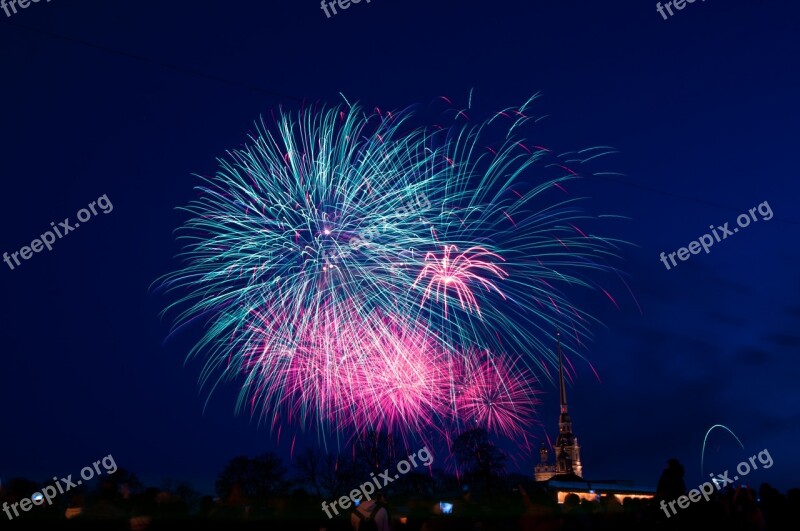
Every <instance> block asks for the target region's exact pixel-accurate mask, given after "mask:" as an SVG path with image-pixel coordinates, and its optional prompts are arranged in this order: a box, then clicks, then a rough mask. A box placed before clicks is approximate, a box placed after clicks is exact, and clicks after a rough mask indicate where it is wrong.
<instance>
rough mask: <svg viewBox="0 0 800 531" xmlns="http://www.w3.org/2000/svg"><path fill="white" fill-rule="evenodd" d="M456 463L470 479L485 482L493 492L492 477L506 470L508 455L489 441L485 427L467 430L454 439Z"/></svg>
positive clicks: (489, 490) (487, 488) (488, 489)
mask: <svg viewBox="0 0 800 531" xmlns="http://www.w3.org/2000/svg"><path fill="white" fill-rule="evenodd" d="M453 453H454V454H455V458H456V463H457V464H458V466H459V468H460V469H461V470H462V471H463V473H464V478H465V479H467V480H468V481H473V482H483V484H484V485H485V486H486V490H487V492H491V486H492V478H493V477H497V476H500V475H502V474H503V472H504V471H505V462H506V455H505V453H503V451H502V450H500V449H499V448H497V447H496V446H495V445H494V444H492V443H491V441H489V434H488V433H487V432H486V430H485V429H483V428H475V429H471V430H467V431H465V432H464V433H462V434H461V435H459V436H458V437H456V439H455V440H454V441H453Z"/></svg>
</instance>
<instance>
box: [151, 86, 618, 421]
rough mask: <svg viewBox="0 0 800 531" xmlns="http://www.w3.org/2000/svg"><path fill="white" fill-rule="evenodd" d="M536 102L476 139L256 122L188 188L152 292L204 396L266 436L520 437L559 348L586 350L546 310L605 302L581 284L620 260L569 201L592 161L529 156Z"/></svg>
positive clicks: (410, 118) (337, 122)
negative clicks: (184, 346)
mask: <svg viewBox="0 0 800 531" xmlns="http://www.w3.org/2000/svg"><path fill="white" fill-rule="evenodd" d="M445 101H447V100H445V99H442V102H445ZM531 102H532V100H531V101H529V102H526V104H525V105H523V106H522V107H520V108H516V109H507V110H505V111H503V112H500V113H497V114H495V115H493V116H492V117H491V118H490V119H489V120H487V121H485V122H481V123H478V124H477V125H476V124H473V123H472V122H471V118H470V117H469V112H470V110H469V109H465V110H453V109H451V108H448V109H447V110H446V112H445V115H447V116H450V117H451V118H450V119H449V120H448V122H450V123H449V125H445V126H443V125H441V124H435V125H432V126H426V125H424V124H423V125H418V124H416V122H417V121H419V116H418V115H417V114H415V113H414V112H413V111H410V110H406V111H403V112H400V113H385V112H382V111H380V110H377V109H376V110H375V111H374V112H371V113H368V112H365V111H364V110H363V109H361V108H359V107H358V106H350V105H347V106H343V107H339V108H330V109H322V110H318V109H315V110H308V109H306V110H303V111H300V112H298V113H296V114H290V113H282V114H280V115H278V116H277V117H273V119H272V120H271V121H270V122H268V123H269V125H267V122H265V121H263V120H262V121H261V122H260V123H259V125H258V127H257V129H256V132H255V133H254V134H252V135H251V137H250V139H249V142H248V144H247V145H245V146H244V147H242V148H240V149H236V150H232V151H229V152H228V153H227V155H226V157H224V158H223V159H221V160H220V166H219V170H218V171H217V173H216V175H215V176H213V177H206V178H203V184H202V186H200V187H198V192H199V194H198V198H197V199H196V200H195V201H193V202H192V203H190V204H189V205H188V206H187V207H186V208H185V210H186V211H187V212H188V213H189V214H190V218H189V219H188V221H187V222H186V223H185V225H184V226H183V227H182V228H181V229H180V232H179V239H180V240H181V241H182V242H183V243H184V244H185V247H184V251H183V253H182V255H181V256H182V258H183V259H184V263H185V267H184V268H183V269H181V270H178V271H176V272H174V273H171V274H169V275H167V276H166V277H165V278H164V279H162V283H163V285H164V286H165V287H166V288H167V290H168V292H169V293H171V294H172V295H173V296H175V299H176V300H175V302H174V303H173V304H172V305H170V306H169V307H168V310H172V309H175V310H176V312H177V317H176V325H175V326H176V328H177V327H180V326H182V325H185V324H188V323H190V322H192V321H195V320H197V321H199V322H202V323H203V324H204V326H205V328H204V335H203V337H202V338H201V339H200V340H199V341H198V342H197V344H196V346H195V348H194V349H193V351H192V353H191V354H192V355H199V356H201V357H203V358H204V359H205V360H206V365H205V367H204V370H203V373H202V379H203V383H209V382H211V383H213V384H214V385H216V384H217V383H218V382H219V381H220V380H225V379H232V380H237V381H239V382H242V391H241V395H240V404H239V405H240V406H241V407H243V408H247V409H248V410H249V411H250V413H251V414H253V415H259V416H262V417H263V418H264V419H266V421H267V422H269V423H270V424H272V425H278V423H280V422H283V421H284V420H285V421H288V422H289V423H294V424H296V425H299V426H301V427H303V428H307V427H312V426H316V427H317V428H320V431H325V430H331V429H332V430H334V431H337V430H338V431H340V432H347V431H349V432H355V431H361V430H367V429H387V430H390V431H391V430H398V431H406V432H414V433H421V432H424V431H426V430H439V431H443V430H449V429H450V428H453V427H463V426H469V427H475V426H476V425H477V426H482V427H485V428H487V429H489V430H492V431H494V432H499V433H502V434H505V435H509V436H513V435H514V434H516V433H520V432H521V431H522V430H523V429H524V428H525V427H526V426H528V425H529V424H530V422H531V421H532V418H533V406H534V405H535V392H534V390H535V387H536V375H537V374H538V375H542V374H544V375H547V374H548V372H547V370H546V369H547V367H548V366H552V365H553V364H554V363H556V358H555V351H554V348H553V346H554V345H553V336H554V332H555V330H556V329H561V330H564V331H566V332H568V335H569V336H570V337H571V338H572V341H573V342H574V343H575V344H579V343H580V341H581V340H582V338H584V337H586V336H587V335H588V332H589V328H588V325H589V324H590V323H591V321H592V318H591V317H590V316H589V315H587V314H586V313H584V312H583V311H581V310H580V309H579V308H577V307H575V306H574V305H573V304H571V303H570V301H569V300H568V298H567V296H566V295H565V294H564V293H563V292H562V291H561V290H562V289H564V288H565V287H586V288H595V289H598V290H602V288H599V286H596V285H595V284H594V283H593V282H591V281H590V280H588V277H587V275H586V273H589V272H591V271H592V270H605V271H608V270H610V268H609V266H607V265H606V261H605V260H606V259H607V258H608V257H609V256H612V255H613V249H614V246H615V243H616V242H614V241H613V240H609V239H607V238H601V237H597V236H594V235H592V234H591V233H587V232H585V231H584V230H582V229H581V228H580V227H579V226H578V224H579V223H581V222H582V221H584V220H586V219H587V218H588V216H586V215H585V214H583V213H582V211H581V210H579V209H578V208H577V206H576V204H575V203H576V201H577V199H576V198H573V197H572V196H569V195H568V194H567V193H566V189H565V187H564V186H565V183H566V182H567V181H570V180H573V179H578V178H579V174H578V172H577V171H575V170H574V169H573V168H572V166H574V165H575V164H579V163H580V162H582V161H584V160H588V159H590V158H594V157H596V156H598V155H599V154H602V153H603V150H602V149H596V150H589V151H587V152H584V153H578V154H571V155H570V156H569V157H562V158H559V157H555V156H554V155H553V154H552V153H551V152H550V151H549V150H547V149H545V148H543V147H539V146H535V145H532V144H531V143H530V142H529V141H528V140H526V139H525V138H523V137H522V136H520V135H521V134H520V132H521V131H522V130H524V129H525V127H526V124H527V122H528V121H529V120H530V119H531V116H530V115H529V106H530V104H531ZM448 103H449V102H448ZM563 158H569V160H563ZM567 164H569V165H570V166H567ZM602 291H603V292H605V293H606V294H607V292H606V291H605V290H602ZM568 348H569V347H568ZM573 352H575V351H573ZM512 360H513V361H512Z"/></svg>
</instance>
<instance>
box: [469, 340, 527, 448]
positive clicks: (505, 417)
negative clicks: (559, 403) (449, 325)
mask: <svg viewBox="0 0 800 531" xmlns="http://www.w3.org/2000/svg"><path fill="white" fill-rule="evenodd" d="M456 370H457V371H460V373H461V378H462V379H461V381H462V382H463V384H462V385H461V386H460V387H459V389H458V392H457V395H456V414H457V416H458V417H459V418H460V419H461V420H462V421H463V422H466V423H467V425H468V426H478V427H482V428H486V429H487V430H489V431H492V432H501V433H503V434H504V435H506V436H507V437H514V436H518V435H522V434H523V433H524V432H525V429H526V428H527V427H529V426H530V425H531V423H532V422H533V419H534V415H535V406H536V405H537V404H538V403H539V402H538V400H537V399H536V397H535V395H536V393H535V391H534V387H533V385H534V384H535V379H534V378H533V376H532V375H531V374H530V373H529V372H528V371H527V370H525V369H524V368H518V367H515V363H514V362H511V361H509V360H507V359H506V358H504V357H500V356H489V355H488V353H482V354H475V355H470V356H465V357H463V358H461V359H460V360H459V361H458V363H457V369H456Z"/></svg>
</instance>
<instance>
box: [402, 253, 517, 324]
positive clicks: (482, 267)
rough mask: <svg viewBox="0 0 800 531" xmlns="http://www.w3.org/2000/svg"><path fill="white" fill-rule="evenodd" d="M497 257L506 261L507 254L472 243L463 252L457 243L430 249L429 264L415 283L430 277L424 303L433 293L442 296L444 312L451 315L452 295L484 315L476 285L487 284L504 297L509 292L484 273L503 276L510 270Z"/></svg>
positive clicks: (468, 308) (427, 260) (484, 285)
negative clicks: (496, 261) (473, 245)
mask: <svg viewBox="0 0 800 531" xmlns="http://www.w3.org/2000/svg"><path fill="white" fill-rule="evenodd" d="M494 260H500V261H502V260H503V258H502V257H501V256H500V255H498V254H496V253H493V252H491V251H488V250H487V249H485V248H483V247H470V248H469V249H467V250H466V251H464V252H459V250H458V247H456V246H455V245H445V246H444V249H443V252H442V255H441V256H437V255H436V253H433V252H428V253H427V254H426V255H425V266H424V267H423V268H422V271H421V272H420V273H419V275H417V278H416V280H414V284H413V285H412V287H416V286H417V285H418V284H420V283H421V282H424V281H425V280H427V285H426V286H425V290H424V292H423V296H422V304H424V303H425V301H426V300H427V299H429V298H431V297H432V296H433V295H435V300H436V302H439V300H440V297H441V300H442V303H443V305H444V315H445V317H447V300H448V298H449V297H451V296H455V297H457V298H458V300H459V302H460V303H461V308H462V309H464V310H467V311H475V312H476V313H477V314H478V315H479V316H480V315H481V310H480V307H479V306H478V299H477V298H476V297H475V293H474V292H473V287H474V286H478V285H479V286H483V287H484V288H485V289H486V290H487V291H495V292H497V294H499V295H500V296H501V297H503V299H505V295H503V292H502V291H500V289H499V288H498V287H497V285H496V284H495V283H494V282H493V281H492V280H489V279H488V278H485V277H484V275H486V274H489V275H495V276H497V277H498V278H500V279H504V278H507V277H508V274H507V273H506V272H505V271H504V270H503V269H502V268H501V267H500V266H498V265H497V264H495V263H494V262H493V261H494Z"/></svg>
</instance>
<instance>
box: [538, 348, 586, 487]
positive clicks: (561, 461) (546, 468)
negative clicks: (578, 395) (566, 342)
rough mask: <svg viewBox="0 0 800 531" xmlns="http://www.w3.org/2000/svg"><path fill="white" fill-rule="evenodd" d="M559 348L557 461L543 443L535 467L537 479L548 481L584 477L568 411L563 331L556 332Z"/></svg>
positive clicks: (554, 449) (579, 449)
mask: <svg viewBox="0 0 800 531" xmlns="http://www.w3.org/2000/svg"><path fill="white" fill-rule="evenodd" d="M556 338H557V348H558V379H559V384H560V390H561V416H560V417H559V419H558V439H556V444H555V446H553V453H554V454H555V455H554V458H555V462H553V463H551V462H550V456H549V452H548V450H547V447H546V446H545V445H544V443H542V448H541V449H540V450H539V458H540V462H539V464H537V465H536V466H535V467H534V477H535V478H536V481H547V480H549V479H550V478H552V477H554V476H562V475H570V476H577V477H578V478H582V477H583V465H582V464H581V448H580V446H579V445H578V438H577V437H576V436H575V434H574V433H572V419H570V416H569V413H568V412H567V387H566V382H565V381H564V355H563V353H562V352H561V333H560V332H557V333H556Z"/></svg>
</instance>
